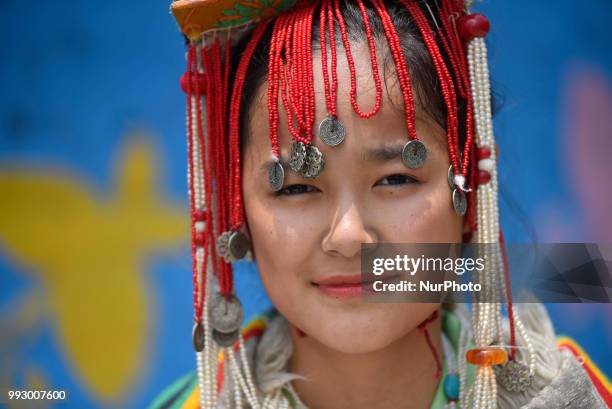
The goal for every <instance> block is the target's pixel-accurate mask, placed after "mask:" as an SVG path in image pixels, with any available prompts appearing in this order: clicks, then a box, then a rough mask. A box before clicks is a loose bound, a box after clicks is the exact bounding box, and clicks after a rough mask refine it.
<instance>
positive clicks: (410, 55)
mask: <svg viewBox="0 0 612 409" xmlns="http://www.w3.org/2000/svg"><path fill="white" fill-rule="evenodd" d="M469 6H470V5H469V4H467V2H465V3H464V2H463V1H461V0H433V1H418V2H417V1H408V0H405V1H383V0H372V1H365V0H363V1H362V0H357V1H343V0H322V1H298V2H296V1H290V0H284V1H263V0H261V1H249V2H246V1H223V0H221V1H219V0H216V1H212V0H196V1H194V0H189V1H188V0H180V1H177V2H175V3H173V6H172V10H173V12H174V14H175V16H176V17H177V20H178V22H179V25H180V27H181V29H182V31H183V33H185V35H186V36H187V38H188V42H189V49H188V53H187V59H188V68H187V72H186V74H185V75H184V76H183V78H182V80H181V85H182V87H183V90H184V91H185V92H186V93H187V95H188V126H187V128H188V133H189V176H190V177H189V181H190V203H191V215H192V221H193V223H192V227H193V228H192V233H193V247H192V248H193V260H194V264H193V271H194V307H195V326H194V331H193V342H194V348H195V350H196V355H197V359H198V361H197V363H198V370H197V374H190V375H188V376H186V377H185V378H183V379H181V380H179V381H178V382H177V383H175V384H174V385H173V386H171V387H170V388H169V389H168V390H167V391H166V392H164V394H162V396H160V397H159V398H158V399H157V400H156V402H155V403H154V404H153V407H156V408H157V407H159V408H162V407H164V408H170V407H173V408H174V407H176V408H179V407H198V406H199V407H201V408H240V407H249V408H270V407H274V408H283V407H293V408H298V407H309V408H316V409H326V408H430V407H432V408H442V407H465V408H497V407H501V408H518V407H526V408H556V407H573V408H603V407H605V405H606V404H605V403H604V398H606V399H608V398H609V396H606V395H605V392H606V391H605V388H604V387H602V386H601V385H598V384H597V382H595V383H593V382H592V381H591V378H589V376H588V374H587V372H585V370H584V369H583V368H582V367H581V365H580V363H579V361H578V360H577V359H576V358H575V357H574V355H572V354H571V353H570V352H568V351H565V352H563V351H561V350H559V349H558V348H557V345H556V344H555V340H554V334H553V330H552V327H551V325H550V322H549V320H548V318H547V315H546V313H545V311H544V310H543V308H542V307H541V306H539V305H537V304H533V305H531V307H529V308H526V309H524V310H523V311H517V309H518V308H512V304H511V298H510V297H509V294H507V292H506V291H507V290H506V288H505V284H506V283H507V281H506V278H507V277H506V276H505V274H507V269H505V268H504V258H503V239H502V236H501V231H500V229H499V221H498V211H497V174H496V160H497V155H496V148H497V147H496V145H495V141H494V138H493V132H492V126H491V103H490V90H489V83H488V70H487V66H486V47H485V45H484V37H485V36H486V34H487V32H488V29H489V23H488V21H487V20H486V18H485V17H484V16H482V15H479V14H472V13H470V10H469ZM470 240H471V241H473V242H476V243H490V244H491V245H492V248H493V249H494V250H493V252H492V253H491V254H489V255H490V256H491V257H490V258H489V259H488V260H490V261H487V265H486V269H485V273H484V274H483V275H482V277H481V280H482V283H483V285H484V286H485V288H486V291H488V292H489V293H488V294H490V295H491V296H492V297H493V298H492V300H493V301H497V302H487V303H474V305H473V306H472V309H471V316H472V317H471V320H470V318H469V315H470V314H469V313H468V312H467V310H466V309H465V308H463V307H462V306H460V305H455V306H445V307H444V308H442V306H441V305H440V304H432V303H368V302H364V300H363V299H362V298H361V297H360V294H361V292H362V290H363V288H364V283H363V282H362V277H361V274H360V272H361V264H360V263H361V252H362V244H371V245H376V244H378V243H461V242H468V241H470ZM244 257H246V258H252V260H253V261H254V262H255V263H256V264H257V267H258V271H259V274H260V277H261V280H262V282H263V285H264V287H265V289H266V292H267V294H268V295H269V297H270V299H271V301H272V303H273V304H274V307H275V308H274V309H273V310H271V311H268V312H267V313H265V314H263V315H262V316H260V317H258V318H257V319H255V320H253V321H252V322H251V323H250V324H249V325H247V326H246V327H242V320H243V314H242V307H241V304H240V301H239V300H238V299H237V298H236V296H235V293H234V290H233V275H232V268H231V263H232V262H234V261H236V260H239V259H241V258H244ZM495 297H497V298H495ZM490 300H491V299H490ZM501 304H505V305H506V306H507V311H508V315H509V317H508V319H504V318H502V315H501V307H500V306H501ZM521 312H522V316H521V318H522V320H521V319H519V313H521ZM595 381H596V380H595ZM598 391H599V392H601V393H602V394H603V395H604V398H602V396H600V393H599V392H598Z"/></svg>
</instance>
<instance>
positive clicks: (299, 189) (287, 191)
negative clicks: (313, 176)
mask: <svg viewBox="0 0 612 409" xmlns="http://www.w3.org/2000/svg"><path fill="white" fill-rule="evenodd" d="M316 191H317V189H316V188H315V187H314V186H311V185H299V184H296V185H289V186H287V187H285V188H283V189H281V190H279V191H278V192H276V193H275V194H276V196H296V195H301V194H304V193H314V192H316Z"/></svg>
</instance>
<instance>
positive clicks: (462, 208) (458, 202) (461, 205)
mask: <svg viewBox="0 0 612 409" xmlns="http://www.w3.org/2000/svg"><path fill="white" fill-rule="evenodd" d="M453 207H454V208H455V212H457V214H458V215H459V216H463V215H465V212H466V211H467V198H466V197H465V193H464V192H463V191H462V190H461V189H459V188H455V189H453Z"/></svg>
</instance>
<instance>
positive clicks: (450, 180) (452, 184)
mask: <svg viewBox="0 0 612 409" xmlns="http://www.w3.org/2000/svg"><path fill="white" fill-rule="evenodd" d="M447 177H448V185H449V186H450V188H451V189H454V188H455V172H453V165H450V167H449V168H448V175H447Z"/></svg>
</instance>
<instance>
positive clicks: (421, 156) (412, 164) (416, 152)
mask: <svg viewBox="0 0 612 409" xmlns="http://www.w3.org/2000/svg"><path fill="white" fill-rule="evenodd" d="M425 159H427V148H426V147H425V144H424V143H423V142H421V141H419V140H418V139H413V140H411V141H408V142H407V143H406V145H404V149H403V150H402V162H404V165H405V166H406V167H408V168H410V169H418V168H420V167H421V166H423V164H424V163H425Z"/></svg>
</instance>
